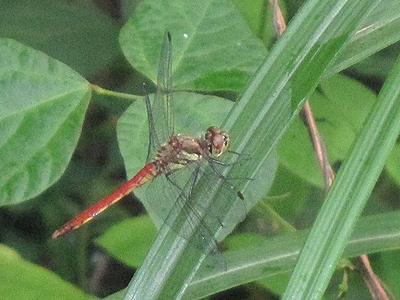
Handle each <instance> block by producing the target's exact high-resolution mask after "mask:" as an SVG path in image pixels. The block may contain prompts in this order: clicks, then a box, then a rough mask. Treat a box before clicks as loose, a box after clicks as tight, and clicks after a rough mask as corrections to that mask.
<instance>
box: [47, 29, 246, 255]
mask: <svg viewBox="0 0 400 300" xmlns="http://www.w3.org/2000/svg"><path fill="white" fill-rule="evenodd" d="M171 67H172V42H171V35H170V33H169V32H167V33H166V36H165V39H164V43H163V46H162V50H161V57H160V63H159V70H158V78H157V92H156V95H155V97H154V101H153V103H150V99H149V97H146V107H147V115H148V121H149V129H150V130H149V131H150V141H149V152H148V159H147V161H148V162H147V163H146V165H145V166H144V167H143V168H142V169H141V170H140V171H139V172H138V173H137V174H136V175H135V176H134V177H133V178H132V179H130V180H129V181H127V182H126V183H125V184H123V185H122V186H121V187H120V188H119V189H117V190H116V191H115V192H113V193H112V194H110V195H108V196H107V197H105V198H104V199H102V200H100V201H99V202H97V203H96V204H94V205H93V206H91V207H89V208H88V209H86V210H85V211H84V212H82V213H81V214H79V215H78V216H76V217H75V218H74V219H72V220H70V221H68V222H67V223H66V224H64V225H63V226H62V227H61V228H60V229H58V230H56V231H55V232H54V233H53V238H57V237H59V236H61V235H63V234H66V233H68V232H70V231H72V230H74V229H76V228H78V227H80V226H82V225H83V224H85V223H87V222H89V221H90V220H92V219H93V218H94V217H96V216H97V215H98V214H100V213H101V212H103V211H104V210H105V209H107V208H108V207H109V206H111V205H112V204H114V203H116V202H117V201H119V200H120V199H121V198H122V197H124V196H125V195H127V194H129V193H131V192H132V191H134V190H135V189H136V188H138V187H140V186H142V185H144V184H145V183H147V182H149V181H152V180H153V179H154V178H156V177H158V176H159V175H162V174H163V175H165V176H164V177H165V178H166V179H167V182H169V185H170V186H172V187H170V189H171V188H172V189H175V190H176V194H175V195H177V200H176V205H174V206H176V208H175V210H176V211H177V210H178V209H181V210H183V211H184V212H185V217H189V218H191V219H194V220H193V223H194V224H197V226H198V224H200V227H199V228H200V230H199V233H198V236H197V237H195V238H196V239H197V240H199V242H200V243H201V245H198V247H201V248H202V250H204V251H206V252H208V251H212V250H215V249H217V247H216V242H215V241H214V239H213V234H212V233H211V232H210V230H209V229H208V228H207V224H203V223H202V222H204V220H205V217H204V216H201V215H200V214H199V213H198V212H197V211H198V210H199V209H200V210H201V209H202V208H199V207H192V206H191V204H190V198H191V197H192V196H193V194H194V193H195V192H196V191H197V190H198V189H199V188H197V189H195V188H194V186H195V184H196V182H197V181H198V177H199V174H200V172H199V170H201V168H202V167H201V166H202V162H208V163H209V164H212V165H214V166H213V167H212V168H211V169H212V170H213V171H214V172H215V173H216V176H218V177H219V178H222V177H223V175H222V173H220V172H219V171H218V168H217V167H216V166H215V165H223V163H222V162H220V161H218V160H217V158H218V157H219V156H220V155H222V154H223V153H225V152H226V151H227V148H228V146H229V136H228V134H227V133H226V132H224V131H222V130H221V129H219V128H218V127H215V126H212V127H209V128H208V129H207V131H206V133H205V136H204V138H197V137H193V136H190V135H181V134H178V135H174V134H173V121H172V114H171V105H170V100H171V89H172V83H171ZM162 140H166V142H165V143H164V144H161V143H160V141H162ZM188 166H191V167H192V170H193V172H192V174H191V175H190V178H189V179H187V183H186V185H185V187H184V188H182V187H180V184H178V181H179V180H177V179H174V174H175V171H178V170H179V169H183V168H186V167H188ZM176 173H178V172H176ZM201 189H203V190H204V189H210V187H206V188H204V186H203V187H201ZM226 191H227V192H226V193H224V195H226V196H228V195H232V194H233V197H235V198H239V199H241V200H243V196H242V194H241V193H240V192H233V193H232V192H231V191H235V189H233V187H232V186H229V188H228V189H227V190H226ZM199 192H207V191H199ZM172 210H174V208H173V209H172ZM175 213H176V214H177V212H175ZM171 214H173V213H172V212H170V215H171ZM168 218H169V217H168ZM168 218H167V219H168ZM211 219H214V220H213V222H214V223H215V220H216V219H219V217H218V216H216V215H214V216H213V217H211ZM217 222H219V224H220V225H222V223H221V221H220V220H217ZM178 223H179V222H178ZM175 226H181V225H175ZM193 226H196V225H193ZM174 230H175V231H176V232H180V231H181V229H180V228H174ZM183 235H184V234H183Z"/></svg>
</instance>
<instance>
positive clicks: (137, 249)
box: [96, 215, 157, 268]
mask: <svg viewBox="0 0 400 300" xmlns="http://www.w3.org/2000/svg"><path fill="white" fill-rule="evenodd" d="M128 232H129V234H127V233H128ZM156 233H157V230H156V227H155V226H154V223H153V222H152V220H151V219H150V217H149V216H148V215H144V216H140V217H136V218H131V219H128V220H126V221H124V222H121V223H119V224H117V225H115V226H113V227H111V228H110V229H109V230H107V232H105V233H104V234H103V235H102V236H101V237H99V238H98V239H97V240H96V242H97V243H98V244H99V245H100V246H102V247H104V248H106V249H107V251H108V252H109V253H111V254H112V255H113V256H114V257H116V258H117V259H119V260H121V261H123V262H124V263H125V264H127V265H129V266H132V267H135V268H137V267H139V266H140V264H141V263H142V261H143V259H144V258H145V256H146V253H147V252H148V251H149V249H150V246H151V243H152V242H153V240H154V238H155V236H156ZM121 234H123V237H124V238H120V237H121Z"/></svg>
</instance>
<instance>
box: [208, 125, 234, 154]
mask: <svg viewBox="0 0 400 300" xmlns="http://www.w3.org/2000/svg"><path fill="white" fill-rule="evenodd" d="M205 139H206V140H207V141H208V145H209V149H208V150H209V152H210V155H211V156H212V157H218V156H220V155H221V154H223V153H224V152H225V151H226V150H227V149H228V147H229V143H230V141H229V135H228V134H227V133H226V132H224V131H222V130H221V129H219V128H218V127H215V126H211V127H209V128H208V129H207V131H206V135H205Z"/></svg>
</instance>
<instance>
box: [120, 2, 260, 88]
mask: <svg viewBox="0 0 400 300" xmlns="http://www.w3.org/2000/svg"><path fill="white" fill-rule="evenodd" d="M222 19H223V20H224V22H223V23H221V22H220V20H222ZM149 20H151V23H149V22H148V21H149ZM177 20H179V21H177ZM211 28H212V30H210V29H211ZM166 30H168V31H170V32H171V35H172V38H173V45H174V52H173V66H172V73H173V74H172V78H173V79H172V82H173V83H174V87H175V88H177V89H185V90H188V89H190V90H200V91H201V90H204V91H219V90H229V91H236V92H238V91H240V90H241V89H242V88H243V86H244V83H246V82H247V81H248V79H249V78H250V75H251V74H253V73H254V71H255V70H256V68H257V67H258V66H259V65H260V62H261V61H262V59H263V58H264V57H265V56H266V54H267V51H266V49H265V47H264V46H263V45H262V43H261V41H260V40H258V39H257V38H256V37H255V36H254V35H253V33H252V32H251V31H250V29H249V28H248V26H247V23H246V22H245V20H244V19H243V17H242V16H241V14H240V13H239V12H238V11H237V9H236V8H235V6H234V5H233V4H232V3H230V2H229V1H226V0H223V1H212V0H207V1H202V2H185V1H183V2H182V1H179V0H174V1H166V0H164V1H157V0H149V1H143V2H142V3H141V4H140V5H139V6H138V7H137V8H136V10H135V13H134V15H133V16H132V18H131V19H130V20H129V21H128V22H127V24H126V25H125V26H124V27H123V29H122V30H121V35H120V43H121V47H122V50H123V51H124V54H125V56H126V58H127V59H128V61H129V62H130V63H131V65H132V66H133V67H135V68H136V69H137V70H138V71H139V72H141V73H143V74H145V75H146V76H148V77H149V78H150V79H151V80H153V82H155V81H156V78H157V72H158V70H157V67H158V60H159V53H160V49H161V43H162V41H163V36H164V33H165V31H166ZM204 61H206V62H207V63H206V64H205V63H204Z"/></svg>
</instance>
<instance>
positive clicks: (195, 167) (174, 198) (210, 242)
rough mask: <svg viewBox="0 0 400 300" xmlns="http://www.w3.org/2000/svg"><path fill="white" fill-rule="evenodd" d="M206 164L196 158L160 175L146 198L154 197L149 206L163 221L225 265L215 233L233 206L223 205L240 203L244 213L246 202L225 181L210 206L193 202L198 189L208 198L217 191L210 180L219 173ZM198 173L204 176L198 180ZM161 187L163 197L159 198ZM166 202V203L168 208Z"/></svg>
mask: <svg viewBox="0 0 400 300" xmlns="http://www.w3.org/2000/svg"><path fill="white" fill-rule="evenodd" d="M206 166H207V161H201V162H196V163H193V164H191V165H189V166H187V167H185V168H183V169H181V170H179V171H177V172H174V173H172V174H170V175H168V176H160V177H159V178H157V179H156V180H155V182H153V183H152V188H151V189H148V190H147V191H146V194H147V196H148V200H149V201H151V202H153V201H154V202H153V203H152V206H153V207H154V208H155V209H156V211H158V213H157V215H158V217H159V218H161V219H162V220H165V221H164V224H166V225H167V226H169V227H170V228H171V229H172V230H173V231H174V232H175V233H177V234H178V235H179V236H181V237H183V238H184V239H186V240H187V241H188V242H189V244H191V245H193V246H194V247H196V248H197V249H199V250H200V251H202V252H203V253H205V254H206V255H208V254H211V258H212V260H213V261H214V263H215V264H216V265H217V266H219V267H220V268H221V269H224V268H225V262H224V259H223V258H222V256H221V254H220V251H219V249H218V244H217V241H216V239H215V236H214V234H215V232H217V231H218V230H219V229H220V228H221V227H223V226H224V219H225V217H226V216H227V215H229V214H230V213H231V208H232V206H231V205H226V203H227V201H233V202H232V203H236V204H239V205H241V207H240V208H239V209H238V211H240V215H241V216H245V214H246V209H245V202H244V201H243V200H241V199H240V197H239V196H238V193H237V190H236V189H235V188H234V187H233V186H232V185H230V183H229V182H228V181H225V182H224V183H223V185H222V188H221V189H220V191H219V192H218V197H219V198H221V199H220V201H215V202H213V203H214V204H213V205H212V206H211V205H210V204H209V203H196V202H195V199H197V195H198V194H199V193H201V194H205V197H206V198H209V197H211V196H213V194H215V193H216V192H217V191H216V188H215V186H214V184H213V182H214V181H215V179H216V178H218V177H220V175H219V174H218V173H217V172H215V169H213V168H207V167H206ZM214 167H215V166H214ZM199 176H204V177H205V178H207V179H206V180H203V181H198V179H199ZM182 187H183V188H182ZM157 191H158V193H157ZM160 191H161V193H162V195H163V198H162V199H160V198H159V195H160ZM156 193H157V194H158V196H156ZM166 203H169V206H168V208H167V205H166Z"/></svg>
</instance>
